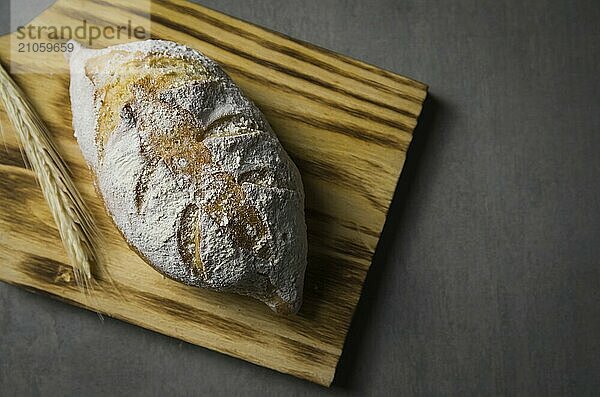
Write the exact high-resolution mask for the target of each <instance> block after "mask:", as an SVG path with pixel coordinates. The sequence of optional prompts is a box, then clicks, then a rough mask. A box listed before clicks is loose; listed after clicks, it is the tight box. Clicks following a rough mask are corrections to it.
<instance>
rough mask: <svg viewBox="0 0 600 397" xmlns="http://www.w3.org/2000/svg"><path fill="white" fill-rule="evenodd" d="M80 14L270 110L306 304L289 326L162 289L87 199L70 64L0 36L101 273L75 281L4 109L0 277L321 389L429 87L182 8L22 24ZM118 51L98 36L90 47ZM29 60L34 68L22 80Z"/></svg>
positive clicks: (69, 6) (70, 4)
mask: <svg viewBox="0 0 600 397" xmlns="http://www.w3.org/2000/svg"><path fill="white" fill-rule="evenodd" d="M149 17H150V18H151V22H150V20H148V18H149ZM84 19H85V20H86V23H87V24H89V25H90V26H107V25H111V24H112V25H126V24H127V23H128V21H131V23H132V24H134V25H144V26H147V27H150V32H151V36H152V37H153V38H162V39H167V40H174V41H177V42H180V43H183V44H186V45H189V46H191V47H194V48H196V49H198V50H200V51H202V52H203V53H205V54H206V55H208V56H209V57H211V58H213V59H215V60H216V61H217V62H219V63H220V64H221V65H223V67H224V68H225V70H226V71H227V72H228V73H229V74H230V75H231V77H232V78H233V79H234V80H235V81H236V82H237V83H238V84H239V85H240V86H241V87H242V88H243V90H244V91H245V92H246V93H247V94H248V95H249V96H250V97H251V98H252V99H253V100H254V101H255V102H256V103H257V105H258V106H259V107H260V108H261V109H262V110H263V112H264V113H265V115H266V117H267V118H268V120H269V121H270V122H271V124H272V126H273V128H274V130H275V131H276V133H277V134H278V136H279V138H280V140H281V142H282V144H283V146H284V147H285V148H286V150H287V151H288V152H289V153H290V155H291V156H292V158H293V159H294V161H295V162H296V164H297V165H298V167H299V168H300V171H301V173H302V177H303V181H304V185H305V190H306V215H307V225H308V239H309V255H308V269H307V275H306V286H305V300H304V305H303V307H302V310H301V311H300V313H299V314H298V315H296V316H292V317H288V318H284V317H278V316H277V315H275V314H273V313H272V312H271V311H270V310H269V309H268V308H267V307H266V306H264V305H263V304H262V303H260V302H257V301H254V300H252V299H249V298H244V297H240V296H237V295H229V294H219V293H214V292H210V291H204V290H200V289H197V288H192V287H187V286H185V285H182V284H179V283H176V282H174V281H172V280H169V279H165V278H163V277H162V276H161V275H160V274H159V273H157V272H156V271H154V270H153V269H152V268H150V267H149V266H148V265H146V264H145V263H144V262H143V261H142V260H141V259H140V258H139V257H138V256H137V255H136V254H135V253H134V252H133V251H131V250H130V249H129V248H128V246H127V245H126V243H125V242H124V241H123V239H122V238H121V236H120V235H119V232H118V231H117V229H116V228H115V227H114V226H113V224H112V223H111V222H110V220H109V218H108V216H107V215H106V213H105V210H104V208H103V206H102V204H101V201H100V200H99V199H98V197H97V196H96V194H95V192H94V189H93V187H92V181H91V178H90V175H89V172H88V170H87V168H86V166H85V164H84V160H83V158H82V156H81V153H80V152H79V148H78V146H77V143H76V141H75V139H74V137H73V132H72V129H71V112H70V103H69V97H68V85H69V77H68V74H67V72H66V69H65V66H66V61H65V60H64V57H63V55H62V54H59V53H47V52H46V53H40V52H32V51H29V52H24V53H19V52H17V51H16V50H15V48H14V44H15V43H16V41H14V40H15V39H17V38H16V36H15V34H13V35H12V39H13V41H12V44H13V45H12V46H11V37H9V36H4V37H2V38H0V59H1V60H2V63H3V64H4V66H5V67H6V68H7V69H8V70H9V71H12V73H13V76H14V78H15V80H16V81H17V83H18V84H19V85H20V86H21V87H22V88H23V90H24V91H25V93H26V94H27V95H28V97H29V98H30V99H31V100H32V102H33V103H34V105H35V107H36V108H37V110H38V111H39V112H40V114H41V116H42V118H43V119H44V120H45V121H46V122H47V124H48V126H49V127H50V130H51V131H52V133H53V136H54V138H55V140H56V142H57V144H58V146H59V149H60V151H61V154H62V155H63V156H64V158H65V160H66V161H67V163H68V164H69V166H70V167H71V169H72V172H73V176H74V179H75V181H76V184H77V186H78V188H79V189H80V191H81V193H82V194H83V196H84V199H85V200H86V202H87V203H88V205H89V206H90V207H91V209H92V211H93V215H94V217H95V219H96V222H97V223H98V225H99V227H100V229H101V234H102V236H101V238H102V244H101V245H102V255H103V257H104V261H105V270H103V271H98V272H97V273H98V274H97V277H98V278H99V283H100V286H101V288H97V289H96V290H95V291H94V293H93V294H92V295H91V296H86V295H84V294H82V293H81V292H80V290H79V289H78V288H77V286H76V285H75V284H74V280H73V274H72V271H71V269H70V267H69V266H68V265H66V263H67V258H66V255H65V252H64V250H63V247H62V244H61V242H60V239H59V236H58V232H57V230H56V227H55V225H54V222H53V220H52V217H51V215H50V213H49V210H48V209H47V206H46V203H45V201H44V199H43V197H42V194H41V191H40V189H39V187H38V185H37V184H36V180H35V178H34V174H33V173H32V171H30V170H29V169H26V168H25V167H24V163H23V161H22V159H21V155H20V154H19V148H18V143H17V141H16V138H15V136H14V134H13V131H12V127H11V125H10V123H9V121H8V119H7V117H6V114H5V113H4V111H2V113H0V121H1V123H2V127H3V129H4V140H5V143H6V150H4V148H2V147H1V146H0V208H1V210H0V261H1V263H2V265H1V266H0V280H3V281H5V282H8V283H11V284H15V285H19V286H22V287H24V288H26V289H28V290H32V291H36V292H42V293H46V294H49V295H50V296H53V297H55V298H58V299H61V300H64V301H66V302H69V303H71V304H75V305H78V306H83V307H86V308H89V309H91V310H94V311H98V312H101V313H105V314H107V315H109V316H112V317H115V318H119V319H122V320H124V321H127V322H130V323H133V324H137V325H139V326H142V327H145V328H148V329H152V330H155V331H158V332H161V333H163V334H166V335H170V336H173V337H176V338H180V339H182V340H185V341H188V342H190V343H194V344H197V345H200V346H204V347H207V348H210V349H214V350H217V351H220V352H223V353H226V354H229V355H232V356H235V357H239V358H242V359H244V360H248V361H251V362H253V363H256V364H259V365H263V366H265V367H269V368H272V369H275V370H278V371H281V372H284V373H288V374H292V375H295V376H298V377H301V378H305V379H308V380H311V381H313V382H317V383H320V384H322V385H329V384H330V383H331V381H332V379H333V376H334V374H335V368H336V364H337V362H338V359H339V357H340V354H341V351H342V347H343V344H344V338H345V336H346V332H347V330H348V327H349V325H350V320H351V318H352V314H353V312H354V309H355V306H356V304H357V301H358V299H359V296H360V292H361V288H362V285H363V282H364V280H365V276H366V273H367V270H368V269H369V266H370V264H371V258H372V256H373V253H374V251H375V247H376V246H377V242H378V239H379V235H380V233H381V229H382V227H383V224H384V221H385V218H386V213H387V210H388V207H389V205H390V201H391V199H392V196H393V194H394V190H395V187H396V183H397V181H398V177H399V175H400V171H401V170H402V165H403V163H404V159H405V155H406V151H407V148H408V146H409V144H410V141H411V137H412V132H413V130H414V128H415V125H416V122H417V117H418V115H419V113H420V111H421V106H422V103H423V100H424V99H425V96H426V86H425V85H424V84H421V83H418V82H416V81H414V80H411V79H408V78H406V77H402V76H399V75H397V74H394V73H391V72H388V71H384V70H381V69H379V68H376V67H374V66H370V65H367V64H365V63H363V62H360V61H357V60H354V59H350V58H348V57H345V56H342V55H339V54H336V53H333V52H330V51H327V50H324V49H322V48H318V47H315V46H313V45H310V44H307V43H303V42H299V41H296V40H293V39H290V38H289V37H286V36H284V35H282V34H279V33H276V32H272V31H269V30H266V29H263V28H260V27H257V26H255V25H252V24H249V23H247V22H243V21H240V20H238V19H235V18H232V17H229V16H226V15H223V14H221V13H218V12H215V11H212V10H209V9H206V8H203V7H200V6H197V5H193V4H191V3H188V2H185V1H175V2H168V3H165V2H152V3H149V2H141V1H139V2H134V1H133V2H132V1H116V0H110V1H108V0H105V1H81V0H79V1H78V0H60V1H58V2H57V3H56V4H54V5H53V6H52V7H51V8H50V9H48V10H46V11H45V12H44V13H43V14H42V15H40V16H39V17H38V18H36V19H35V20H34V21H32V22H31V25H37V26H42V25H43V26H59V27H60V26H72V27H76V26H79V25H81V23H82V21H83V20H84ZM42 41H43V42H54V43H55V42H57V41H56V40H51V39H50V38H49V37H43V38H42ZM120 41H129V40H126V39H123V40H120ZM58 42H60V41H58ZM117 42H118V41H115V40H114V39H113V40H109V39H105V38H99V39H97V40H95V41H94V42H93V46H94V47H102V46H106V45H111V44H116V43H117ZM11 48H12V51H11ZM9 62H10V65H9ZM33 65H36V66H38V70H37V72H40V73H37V72H35V73H34V72H25V73H15V71H16V70H17V69H19V68H20V69H22V70H21V71H23V70H25V71H27V69H28V67H31V66H33ZM9 66H10V67H12V69H9ZM44 71H46V72H44ZM107 273H108V274H109V275H110V277H111V278H112V279H113V281H114V284H115V285H116V287H117V289H118V292H117V291H116V290H115V288H114V286H112V285H111V284H110V283H109V282H108V281H107V277H106V274H107ZM23 315H26V314H25V313H24V314H23Z"/></svg>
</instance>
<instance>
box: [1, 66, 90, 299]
mask: <svg viewBox="0 0 600 397" xmlns="http://www.w3.org/2000/svg"><path fill="white" fill-rule="evenodd" d="M0 98H2V102H4V108H5V109H6V114H7V115H8V118H9V119H10V121H11V122H12V124H13V125H14V127H15V128H14V129H15V131H16V133H17V136H18V138H19V141H20V147H19V149H20V150H21V154H22V155H23V153H24V154H25V156H24V157H23V159H24V160H25V164H26V166H27V165H28V164H29V165H31V168H32V169H33V171H34V172H35V174H36V176H37V181H38V183H39V185H40V187H41V189H42V193H43V194H44V198H45V199H46V201H47V202H48V206H49V207H50V212H51V213H52V216H53V217H54V221H55V222H56V225H57V227H58V231H59V233H60V237H61V239H62V242H63V245H64V247H65V250H66V252H67V256H68V257H69V261H70V264H71V266H72V268H73V273H74V275H75V280H76V282H77V285H79V286H80V287H82V288H84V290H86V291H87V290H89V288H90V287H91V281H92V266H94V264H96V263H97V258H98V256H97V255H96V249H95V248H96V247H95V244H94V241H95V239H96V237H97V229H96V226H95V224H94V222H93V219H92V216H91V214H90V212H89V210H88V208H87V206H86V205H85V203H84V201H83V199H82V198H81V195H80V194H79V192H78V191H77V188H76V187H75V184H74V183H73V180H72V179H71V174H70V172H69V169H68V167H67V165H66V163H65V162H64V161H63V159H62V158H61V157H60V155H59V154H58V150H57V148H56V146H55V145H54V143H53V142H52V139H51V135H50V132H49V130H48V128H47V127H46V125H45V124H44V122H43V121H42V120H41V119H40V117H39V116H38V114H37V113H36V111H35V110H34V108H33V106H32V105H31V103H30V102H29V101H28V100H27V98H26V97H25V94H24V93H23V92H22V91H21V89H20V88H19V87H18V86H17V85H16V83H15V82H14V80H13V79H12V78H11V77H10V76H9V75H8V73H7V72H6V70H4V68H3V67H2V65H0Z"/></svg>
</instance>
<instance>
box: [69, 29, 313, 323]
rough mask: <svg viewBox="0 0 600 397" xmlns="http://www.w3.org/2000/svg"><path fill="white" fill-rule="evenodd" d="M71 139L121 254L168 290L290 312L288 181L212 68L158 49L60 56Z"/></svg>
mask: <svg viewBox="0 0 600 397" xmlns="http://www.w3.org/2000/svg"><path fill="white" fill-rule="evenodd" d="M70 68H71V87H70V94H71V104H72V111H73V112H72V113H73V127H74V130H75V136H76V137H77V141H78V143H79V145H80V148H81V150H82V154H83V155H84V157H85V159H86V162H87V164H88V166H89V167H90V169H91V170H92V173H93V175H94V180H95V183H94V184H95V187H96V190H97V191H98V193H99V196H100V197H101V198H102V200H103V203H104V205H105V208H106V210H107V212H108V214H109V215H110V217H111V219H112V221H113V223H114V224H115V226H116V227H117V229H118V230H119V231H120V233H121V235H122V236H123V238H124V239H125V240H126V241H127V244H128V245H129V246H130V247H131V248H132V249H133V250H134V251H135V252H137V254H138V255H139V256H140V257H141V258H142V259H143V260H144V261H146V262H147V263H148V264H150V265H151V266H152V267H153V268H155V269H156V270H157V271H159V272H160V273H162V274H163V275H165V276H166V277H169V278H171V279H173V280H176V281H179V282H182V283H185V284H188V285H192V286H196V287H201V288H209V289H213V290H217V291H226V292H234V293H238V294H243V295H248V296H252V297H254V298H256V299H259V300H261V301H263V302H264V303H266V304H267V305H268V306H269V307H271V309H272V310H274V311H275V312H277V313H282V314H288V313H295V312H297V311H298V310H299V308H300V305H301V302H302V288H303V281H304V271H305V268H306V251H307V242H306V225H305V222H304V191H303V187H302V181H301V178H300V174H299V172H298V170H297V168H296V167H295V165H294V164H293V162H292V161H291V159H290V158H289V156H288V155H287V154H286V152H285V150H284V149H283V148H282V146H281V145H280V143H279V141H278V140H277V137H276V136H275V134H274V133H273V131H272V130H271V128H270V126H269V124H268V122H267V121H266V119H265V118H264V116H263V115H262V113H261V112H260V111H259V110H258V108H257V107H256V106H255V105H254V104H253V103H252V102H251V101H250V100H249V99H248V98H246V97H245V96H244V94H243V93H242V92H241V90H240V89H239V87H237V86H236V85H235V84H234V83H233V81H232V80H231V79H230V78H229V77H228V76H227V74H226V73H225V72H224V71H223V70H222V69H221V68H220V67H219V66H218V65H217V64H216V63H215V62H213V61H212V60H210V59H209V58H207V57H205V56H204V55H203V54H201V53H199V52H198V51H196V50H193V49H191V48H189V47H185V46H181V45H179V44H176V43H173V42H167V41H162V40H147V41H143V42H135V43H128V44H124V45H118V46H114V47H109V48H106V49H101V50H90V49H85V48H83V47H81V46H79V45H76V48H75V50H74V52H73V53H72V54H71V57H70Z"/></svg>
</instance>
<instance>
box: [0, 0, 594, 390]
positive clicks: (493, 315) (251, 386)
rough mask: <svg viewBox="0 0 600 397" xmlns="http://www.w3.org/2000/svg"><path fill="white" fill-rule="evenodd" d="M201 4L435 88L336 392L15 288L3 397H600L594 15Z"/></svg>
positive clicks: (587, 5)
mask: <svg viewBox="0 0 600 397" xmlns="http://www.w3.org/2000/svg"><path fill="white" fill-rule="evenodd" d="M0 4H2V7H4V8H2V10H5V9H6V8H5V7H6V5H5V2H3V3H0ZM203 4H205V5H207V6H209V7H211V8H215V9H217V10H220V11H223V12H225V13H228V14H231V15H234V16H237V17H240V18H243V19H246V20H249V21H251V22H254V23H257V24H259V25H263V26H266V27H269V28H272V29H275V30H278V31H280V32H284V33H286V34H288V35H290V36H293V37H296V38H299V39H302V40H306V41H309V42H311V43H314V44H318V45H321V46H323V47H326V48H329V49H332V50H335V51H338V52H341V53H344V54H348V55H350V56H353V57H356V58H359V59H361V60H365V61H367V62H370V63H372V64H375V65H378V66H380V67H383V68H386V69H389V70H392V71H395V72H398V73H401V74H405V75H408V76H411V77H413V78H416V79H418V80H421V81H423V82H426V83H428V84H429V85H430V87H431V88H430V92H431V99H430V100H429V101H428V102H427V103H426V106H425V110H424V114H423V117H422V120H421V124H420V126H419V128H418V130H417V132H416V137H415V142H414V145H413V147H412V148H411V151H410V154H409V159H408V163H407V167H406V169H405V172H404V173H403V175H402V177H401V179H400V183H399V187H398V191H397V194H396V197H395V199H394V202H393V205H392V209H391V211H390V214H389V218H388V221H387V224H386V227H385V230H384V235H383V238H382V240H381V243H380V245H379V248H378V251H377V254H376V258H375V261H374V265H373V268H372V271H371V272H370V273H369V276H368V280H367V285H366V289H365V291H364V295H363V297H362V299H361V302H360V305H359V309H358V312H357V314H356V316H355V320H354V322H353V325H352V328H351V331H350V336H349V339H348V341H347V344H346V347H345V351H344V354H343V356H342V360H341V362H340V365H339V370H338V374H337V377H336V380H335V382H334V385H333V386H332V388H331V389H329V390H328V389H325V388H322V387H320V386H317V385H313V384H310V383H308V382H305V381H302V380H299V379H295V378H293V377H290V376H286V375H281V374H279V373H276V372H274V371H271V370H268V369H265V368H261V367H258V366H255V365H252V364H249V363H246V362H244V361H241V360H237V359H233V358H230V357H227V356H225V355H222V354H219V353H215V352H212V351H209V350H206V349H203V348H198V347H195V346H192V345H189V344H186V343H183V342H180V341H178V340H176V339H171V338H168V337H165V336H162V335H159V334H156V333H153V332H150V331H146V330H144V329H141V328H138V327H135V326H132V325H128V324H126V323H123V322H120V321H117V320H112V319H108V318H107V319H105V320H104V321H100V319H99V318H98V316H97V315H96V314H94V313H91V312H88V311H85V310H82V309H78V308H74V307H71V306H68V305H66V304H63V303H59V302H56V301H53V300H50V299H47V298H45V297H42V296H37V295H33V294H30V293H28V292H25V291H23V290H20V289H18V288H15V287H12V286H8V285H5V284H1V283H0V391H1V392H0V394H3V395H113V394H114V395H169V396H170V395H209V396H218V395H223V396H231V395H256V396H264V395H274V396H276V395H286V396H288V395H289V396H303V395H340V396H342V395H352V396H363V395H482V394H483V395H490V394H493V395H593V394H596V395H597V393H598V390H600V375H599V374H600V271H599V269H600V266H599V258H600V248H599V247H600V197H599V193H600V182H599V177H600V157H599V154H600V112H599V105H600V101H599V100H600V94H599V89H600V86H599V74H598V72H599V66H598V64H599V62H600V44H599V43H600V24H599V21H600V3H598V1H525V2H516V1H512V2H507V1H466V0H465V1H452V2H448V1H370V2H366V1H365V2H360V1H343V2H342V1H340V2H334V1H317V0H312V1H302V2H300V1H293V2H279V1H277V0H252V1H216V0H214V1H210V0H205V1H203ZM2 13H4V12H2Z"/></svg>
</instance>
